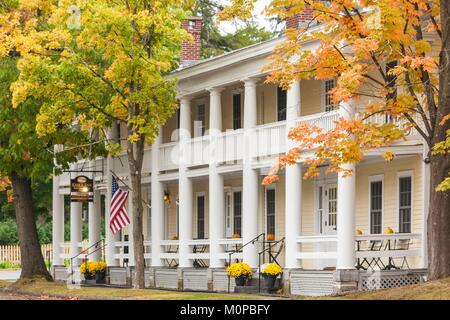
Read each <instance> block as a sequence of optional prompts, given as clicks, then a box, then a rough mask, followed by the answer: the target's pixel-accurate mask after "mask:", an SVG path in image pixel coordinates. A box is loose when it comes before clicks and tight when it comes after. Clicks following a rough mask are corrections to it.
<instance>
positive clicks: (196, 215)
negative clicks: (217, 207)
mask: <svg viewBox="0 0 450 320" xmlns="http://www.w3.org/2000/svg"><path fill="white" fill-rule="evenodd" d="M202 196H203V198H204V199H205V203H204V207H203V210H204V211H205V212H204V216H203V223H204V225H203V235H204V237H203V238H204V239H208V238H209V237H206V236H207V235H208V234H207V233H206V206H207V199H206V192H204V191H200V192H196V193H195V235H196V237H197V238H198V198H199V197H202Z"/></svg>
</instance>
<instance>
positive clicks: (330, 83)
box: [325, 79, 336, 111]
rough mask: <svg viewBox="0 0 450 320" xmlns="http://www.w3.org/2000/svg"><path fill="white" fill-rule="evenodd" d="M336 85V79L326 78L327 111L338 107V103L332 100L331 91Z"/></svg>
mask: <svg viewBox="0 0 450 320" xmlns="http://www.w3.org/2000/svg"><path fill="white" fill-rule="evenodd" d="M334 87H336V80H335V79H330V80H325V111H332V110H335V109H336V105H335V104H334V103H333V101H332V94H331V93H330V91H331V90H332V89H334Z"/></svg>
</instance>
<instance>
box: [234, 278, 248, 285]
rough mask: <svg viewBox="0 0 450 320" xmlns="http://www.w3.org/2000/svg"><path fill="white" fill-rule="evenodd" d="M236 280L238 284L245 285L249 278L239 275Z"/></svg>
mask: <svg viewBox="0 0 450 320" xmlns="http://www.w3.org/2000/svg"><path fill="white" fill-rule="evenodd" d="M234 281H235V282H236V285H237V286H240V287H242V286H245V284H246V283H247V278H246V277H237V278H234Z"/></svg>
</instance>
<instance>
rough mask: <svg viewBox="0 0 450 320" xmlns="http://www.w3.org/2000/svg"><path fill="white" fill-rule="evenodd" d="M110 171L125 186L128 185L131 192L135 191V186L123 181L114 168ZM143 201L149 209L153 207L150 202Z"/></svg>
mask: <svg viewBox="0 0 450 320" xmlns="http://www.w3.org/2000/svg"><path fill="white" fill-rule="evenodd" d="M109 171H110V172H111V174H112V175H113V176H114V177H116V178H117V179H118V180H119V181H120V182H122V183H123V185H124V186H125V187H127V188H128V189H129V190H130V191H131V192H134V191H133V188H131V187H130V186H129V185H128V184H126V182H125V181H123V180H122V179H121V178H120V177H119V176H118V175H117V174H115V172H114V171H112V170H109ZM141 201H142V202H143V203H144V204H145V205H146V206H147V207H148V208H149V209H151V208H152V207H151V205H150V204H148V203H147V202H146V201H145V200H144V199H142V200H141Z"/></svg>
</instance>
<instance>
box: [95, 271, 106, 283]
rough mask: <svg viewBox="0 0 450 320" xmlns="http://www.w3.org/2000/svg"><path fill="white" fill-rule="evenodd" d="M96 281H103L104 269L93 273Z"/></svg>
mask: <svg viewBox="0 0 450 320" xmlns="http://www.w3.org/2000/svg"><path fill="white" fill-rule="evenodd" d="M95 282H96V283H105V271H102V272H96V273H95Z"/></svg>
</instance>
